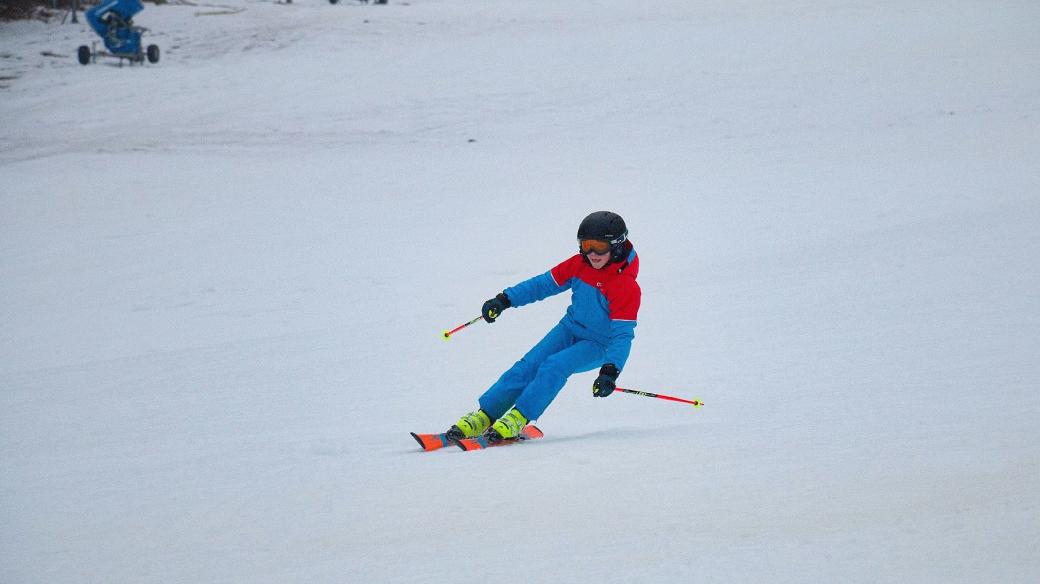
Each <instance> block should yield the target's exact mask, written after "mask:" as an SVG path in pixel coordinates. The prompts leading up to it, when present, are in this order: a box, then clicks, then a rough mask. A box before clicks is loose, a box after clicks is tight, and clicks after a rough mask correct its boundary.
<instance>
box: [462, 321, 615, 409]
mask: <svg viewBox="0 0 1040 584" xmlns="http://www.w3.org/2000/svg"><path fill="white" fill-rule="evenodd" d="M606 352H607V348H606V347H605V346H603V345H601V344H599V343H597V342H595V341H590V340H586V339H580V338H578V337H575V336H574V334H573V333H571V331H570V329H569V328H568V327H567V326H566V325H565V324H563V323H562V322H561V323H559V324H557V325H556V326H554V327H553V328H552V329H551V330H550V331H549V332H548V333H547V334H546V335H545V337H544V338H543V339H542V340H541V341H538V344H536V345H535V346H534V347H532V348H531V350H530V351H528V352H527V354H526V355H524V356H523V358H521V359H520V360H519V361H517V362H516V363H515V364H513V366H512V367H510V368H509V370H507V371H506V372H505V373H503V374H502V377H499V379H498V381H496V382H495V383H494V385H492V386H491V387H490V388H488V390H487V391H486V392H484V395H482V396H480V400H479V401H480V407H481V409H483V410H484V411H485V412H487V414H488V415H489V416H491V419H492V420H495V419H497V418H500V417H502V415H503V414H505V413H506V412H507V411H509V408H511V407H513V406H514V405H515V406H516V409H518V410H520V413H522V414H523V415H524V416H526V417H527V419H528V420H535V419H537V418H538V416H540V415H542V412H544V411H545V408H547V407H549V404H550V403H552V400H554V399H556V395H557V394H558V393H560V390H561V389H563V385H564V384H565V383H567V378H568V377H570V376H571V375H573V374H574V373H581V372H583V371H591V370H593V369H597V368H599V367H600V366H601V365H603V358H604V357H605V355H606Z"/></svg>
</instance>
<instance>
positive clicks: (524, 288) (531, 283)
mask: <svg viewBox="0 0 1040 584" xmlns="http://www.w3.org/2000/svg"><path fill="white" fill-rule="evenodd" d="M570 287H571V283H570V280H568V281H567V282H564V283H563V285H560V284H557V283H556V280H553V277H552V273H551V272H545V273H544V274H540V275H538V276H535V277H533V278H528V279H526V280H524V281H523V282H520V283H519V284H517V285H516V286H510V287H509V288H506V289H505V290H503V292H505V293H506V296H508V297H509V302H510V304H512V305H513V306H523V305H525V304H530V303H532V302H538V301H539V300H545V299H546V298H548V297H550V296H553V295H556V294H559V293H560V292H563V291H564V290H568V289H570Z"/></svg>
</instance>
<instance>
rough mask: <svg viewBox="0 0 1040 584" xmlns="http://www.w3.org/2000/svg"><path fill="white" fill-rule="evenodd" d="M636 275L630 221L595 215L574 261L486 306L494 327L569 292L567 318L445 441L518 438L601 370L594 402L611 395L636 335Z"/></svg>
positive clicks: (581, 230) (584, 226) (584, 225)
mask: <svg viewBox="0 0 1040 584" xmlns="http://www.w3.org/2000/svg"><path fill="white" fill-rule="evenodd" d="M638 273H639V257H638V256H637V255H636V252H635V249H633V247H632V242H630V241H628V228H627V227H626V226H625V220H624V219H622V218H621V216H620V215H618V214H617V213H612V212H610V211H596V212H595V213H592V214H591V215H589V216H588V217H586V218H585V219H584V220H583V221H582V222H581V225H579V226H578V253H577V254H575V255H574V256H572V257H570V258H569V259H567V260H565V261H563V262H562V263H561V264H559V265H557V266H556V267H554V268H553V269H551V270H549V271H548V272H545V273H544V274H541V275H538V276H535V277H533V278H530V279H528V280H524V281H523V282H520V283H519V284H517V285H515V286H512V287H510V288H506V289H505V290H503V291H502V292H501V293H500V294H498V295H497V296H495V297H494V298H492V299H490V300H488V301H487V302H485V303H484V306H483V307H482V309H481V314H482V315H483V317H484V320H486V321H487V322H489V323H493V322H495V319H497V318H498V317H499V315H501V314H502V311H504V310H505V309H507V308H509V307H512V306H516V307H520V306H523V305H525V304H530V303H532V302H537V301H539V300H544V299H545V298H548V297H549V296H553V295H555V294H559V293H560V292H563V291H564V290H568V289H569V290H570V291H571V305H570V306H569V307H568V308H567V313H566V314H565V315H564V316H563V319H562V320H560V322H559V323H558V324H557V325H556V326H555V327H553V328H552V329H551V330H550V331H549V332H548V334H546V335H545V338H543V339H542V340H541V341H539V342H538V344H536V345H535V346H534V347H533V348H531V350H530V351H528V352H527V354H526V355H524V356H523V358H522V359H520V360H519V361H517V362H516V363H515V364H514V365H513V366H512V367H510V368H509V370H507V371H506V372H505V373H503V374H502V376H501V377H500V378H499V379H498V381H496V382H495V383H494V385H492V386H491V387H490V388H489V389H488V390H487V391H486V392H484V394H483V395H481V396H480V399H479V400H478V403H479V405H480V409H478V410H476V411H474V412H470V413H468V414H466V415H465V416H462V418H460V419H459V421H458V422H456V423H455V425H454V426H452V427H451V429H449V430H448V432H447V434H448V437H449V438H453V439H459V438H470V437H473V436H479V435H481V434H485V435H487V438H488V440H489V441H491V442H497V441H500V440H505V439H512V438H516V437H517V436H518V435H519V434H520V431H521V430H523V428H524V426H525V425H527V423H528V422H530V421H532V420H535V419H537V418H538V416H540V415H542V412H544V411H545V408H547V407H548V406H549V403H550V402H552V400H553V399H555V398H556V394H558V393H559V392H560V389H562V388H563V385H564V384H565V383H566V382H567V378H568V377H570V376H571V375H572V374H574V373H580V372H583V371H591V370H593V369H595V368H596V367H599V377H597V378H596V380H595V382H593V384H592V395H594V396H596V397H607V396H608V395H610V394H611V393H612V392H613V391H614V388H615V387H616V385H615V382H616V381H617V378H618V375H619V374H620V373H621V370H622V369H624V367H625V361H626V360H628V354H629V351H630V350H631V347H632V339H633V337H634V336H635V333H634V329H635V328H636V313H637V312H638V311H639V301H640V296H641V292H640V290H639V284H637V283H636V276H637V275H638ZM493 420H494V421H495V422H494V424H492V421H493Z"/></svg>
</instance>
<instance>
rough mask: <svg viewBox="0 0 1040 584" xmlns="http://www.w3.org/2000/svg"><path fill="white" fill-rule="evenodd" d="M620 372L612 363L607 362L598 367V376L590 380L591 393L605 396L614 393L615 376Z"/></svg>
mask: <svg viewBox="0 0 1040 584" xmlns="http://www.w3.org/2000/svg"><path fill="white" fill-rule="evenodd" d="M620 374H621V372H620V371H618V369H617V366H616V365H614V364H613V363H607V364H606V365H604V366H602V367H600V368H599V377H597V378H596V381H593V382H592V395H594V396H596V397H607V396H608V395H610V394H612V393H614V388H616V387H617V378H618V375H620Z"/></svg>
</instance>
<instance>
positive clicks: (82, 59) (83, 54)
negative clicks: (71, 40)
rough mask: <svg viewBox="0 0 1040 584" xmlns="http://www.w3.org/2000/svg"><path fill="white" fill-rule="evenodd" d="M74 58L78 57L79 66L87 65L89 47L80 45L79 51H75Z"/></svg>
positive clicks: (88, 61)
mask: <svg viewBox="0 0 1040 584" xmlns="http://www.w3.org/2000/svg"><path fill="white" fill-rule="evenodd" d="M76 56H77V57H79V64H80V65H87V64H89V63H90V47H88V46H87V45H80V46H79V50H78V51H76Z"/></svg>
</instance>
